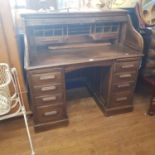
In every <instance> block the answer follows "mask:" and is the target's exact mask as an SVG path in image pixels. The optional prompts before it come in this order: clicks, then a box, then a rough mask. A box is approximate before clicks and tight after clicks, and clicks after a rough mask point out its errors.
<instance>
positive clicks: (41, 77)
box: [31, 70, 62, 85]
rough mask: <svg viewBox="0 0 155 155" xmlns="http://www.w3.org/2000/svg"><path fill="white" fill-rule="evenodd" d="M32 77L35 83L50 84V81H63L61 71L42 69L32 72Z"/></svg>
mask: <svg viewBox="0 0 155 155" xmlns="http://www.w3.org/2000/svg"><path fill="white" fill-rule="evenodd" d="M31 79H32V82H33V84H34V85H36V84H37V85H41V84H49V83H61V82H62V73H61V72H59V71H54V72H53V71H50V70H45V71H42V70H41V71H40V72H32V73H31Z"/></svg>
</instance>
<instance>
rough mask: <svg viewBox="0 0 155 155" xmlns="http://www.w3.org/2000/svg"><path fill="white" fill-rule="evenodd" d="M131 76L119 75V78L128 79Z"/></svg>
mask: <svg viewBox="0 0 155 155" xmlns="http://www.w3.org/2000/svg"><path fill="white" fill-rule="evenodd" d="M131 76H132V75H131V74H123V75H120V76H119V77H120V78H129V77H131Z"/></svg>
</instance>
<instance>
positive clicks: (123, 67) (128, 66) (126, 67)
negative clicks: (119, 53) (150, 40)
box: [122, 65, 134, 69]
mask: <svg viewBox="0 0 155 155" xmlns="http://www.w3.org/2000/svg"><path fill="white" fill-rule="evenodd" d="M133 67H134V65H124V66H122V69H128V68H133Z"/></svg>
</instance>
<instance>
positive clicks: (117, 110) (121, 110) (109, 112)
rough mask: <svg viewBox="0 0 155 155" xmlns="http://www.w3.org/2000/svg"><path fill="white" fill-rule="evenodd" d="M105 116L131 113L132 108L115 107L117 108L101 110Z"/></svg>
mask: <svg viewBox="0 0 155 155" xmlns="http://www.w3.org/2000/svg"><path fill="white" fill-rule="evenodd" d="M103 111H104V114H105V116H112V115H117V114H123V113H128V112H132V111H133V106H124V107H117V108H106V107H104V109H103Z"/></svg>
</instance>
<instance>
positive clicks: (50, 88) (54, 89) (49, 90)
mask: <svg viewBox="0 0 155 155" xmlns="http://www.w3.org/2000/svg"><path fill="white" fill-rule="evenodd" d="M33 91H34V94H35V95H37V96H42V95H52V94H53V93H59V92H62V91H63V87H62V85H61V84H50V85H42V86H34V87H33Z"/></svg>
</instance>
